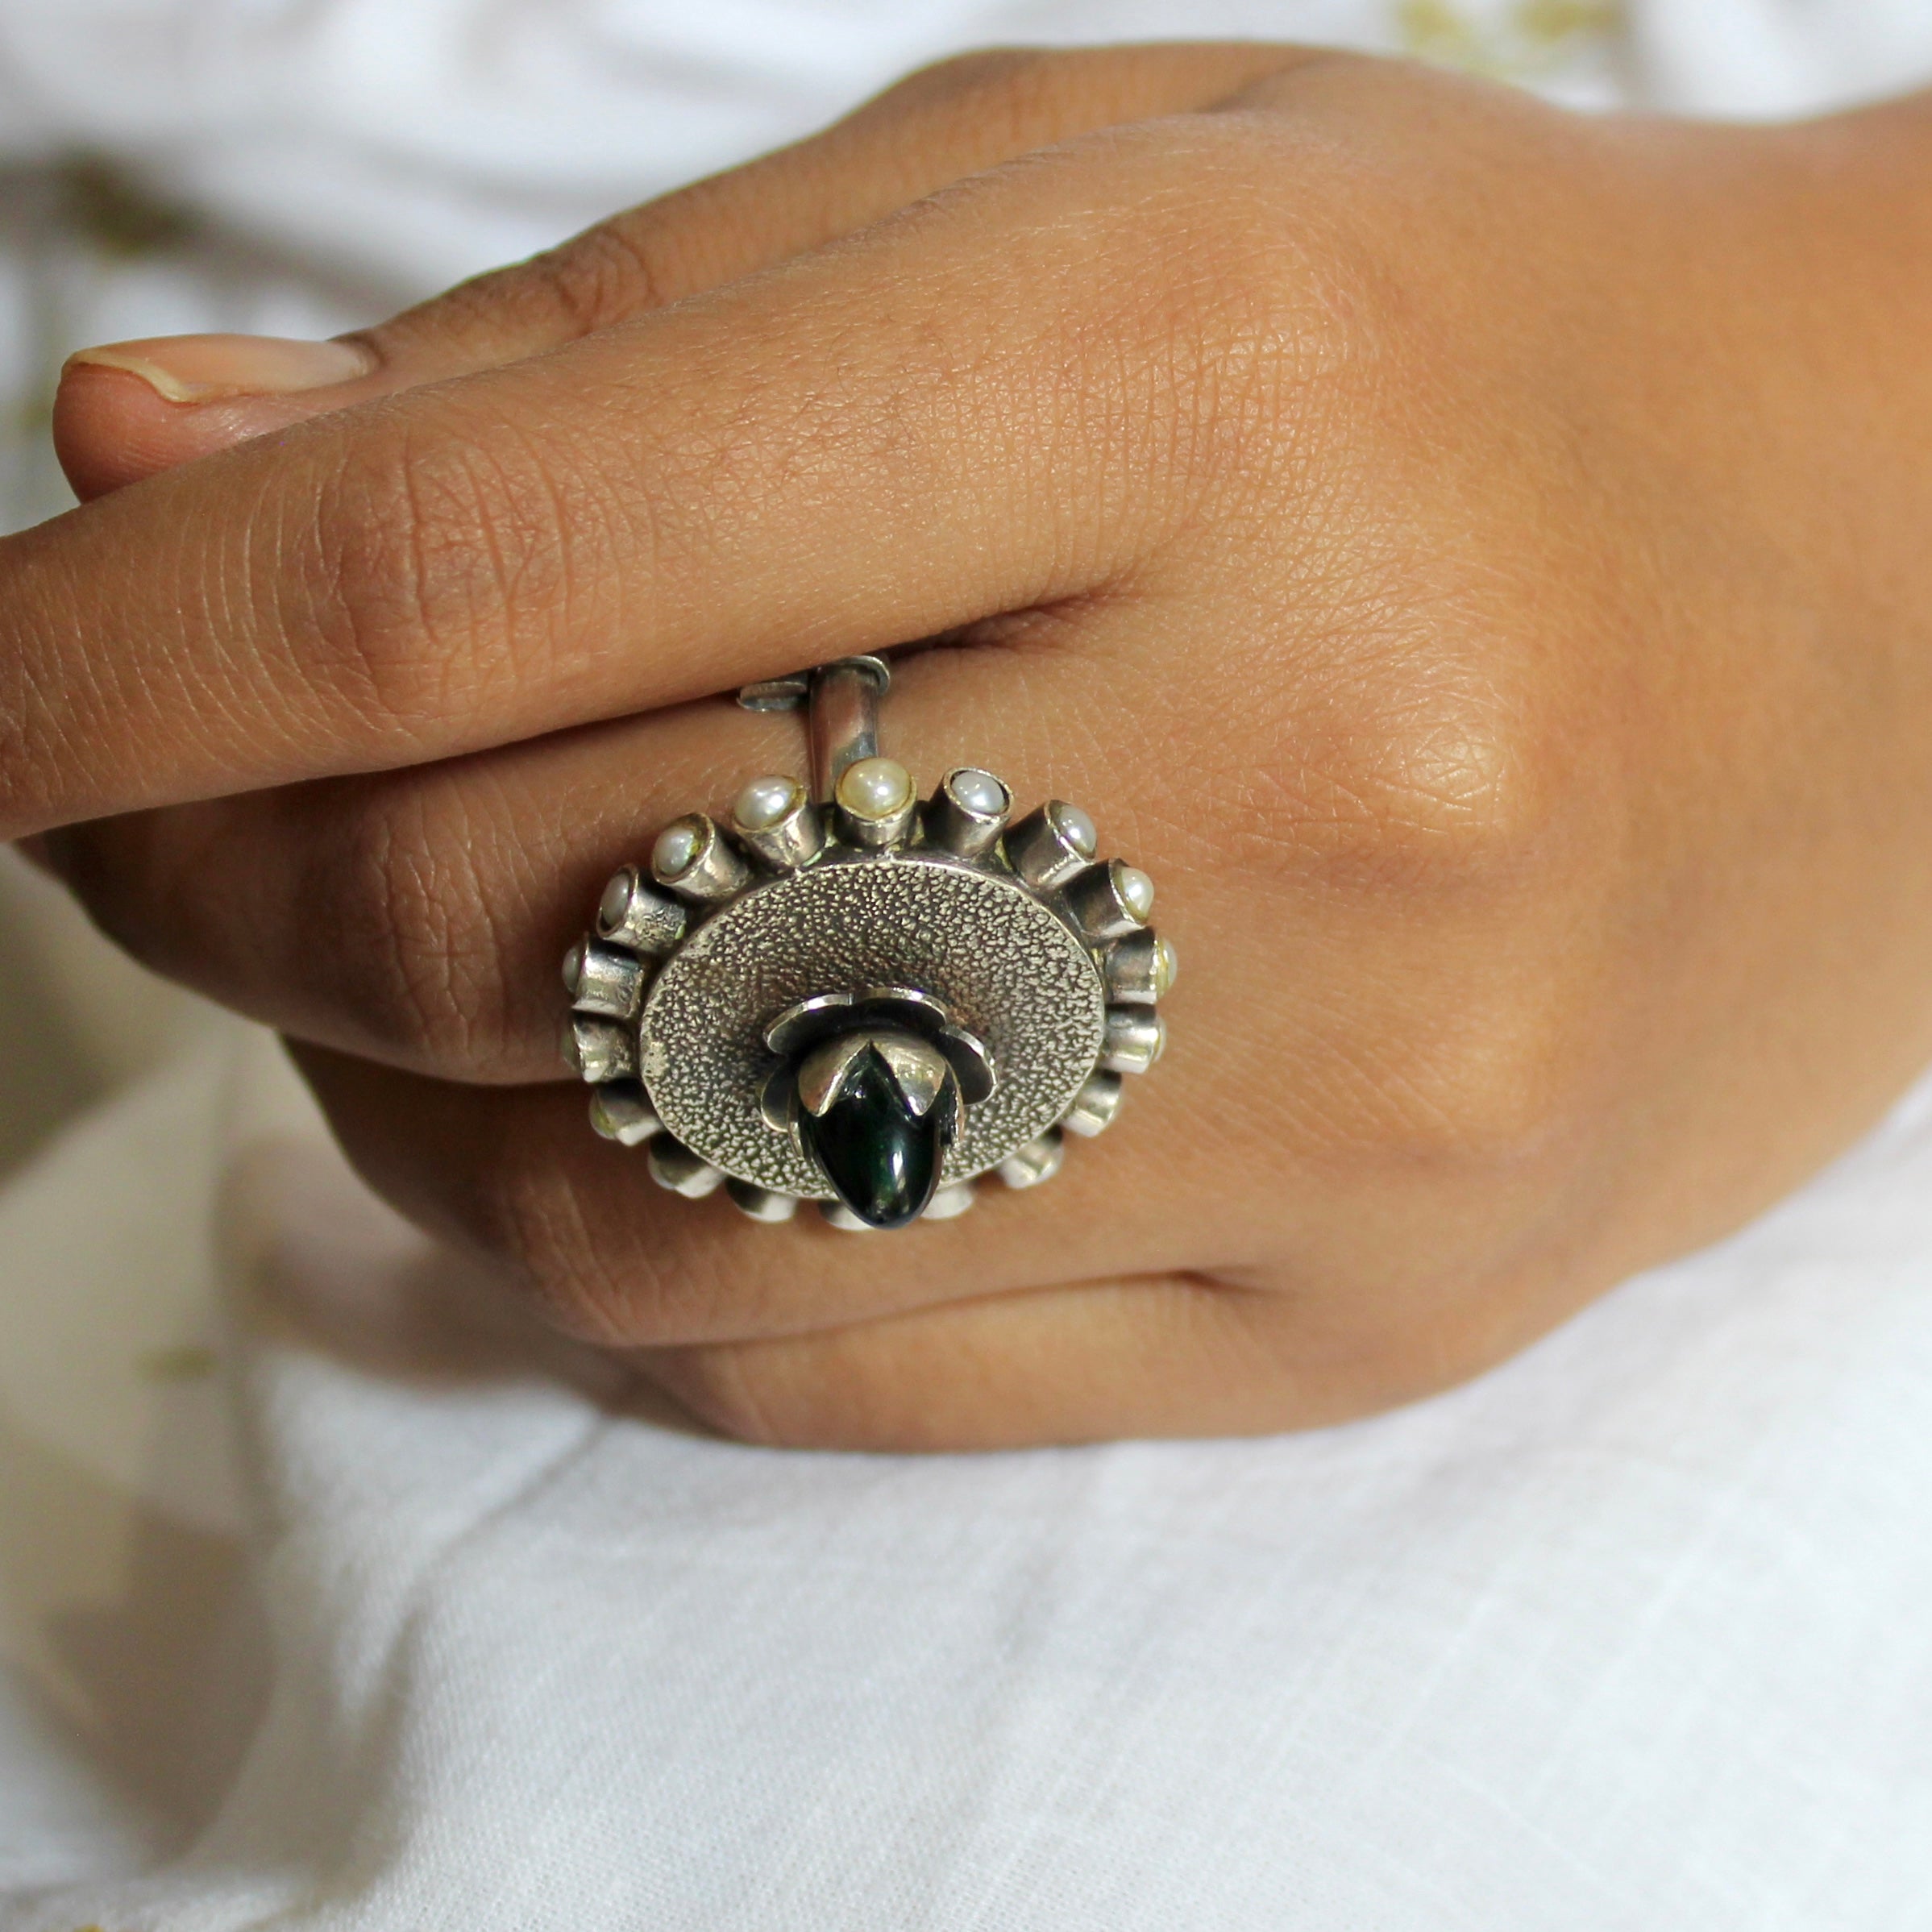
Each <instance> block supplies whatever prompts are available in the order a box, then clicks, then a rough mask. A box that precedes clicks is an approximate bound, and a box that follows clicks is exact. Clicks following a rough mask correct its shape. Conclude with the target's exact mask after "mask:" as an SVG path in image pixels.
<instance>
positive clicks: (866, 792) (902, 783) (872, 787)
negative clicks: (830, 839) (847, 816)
mask: <svg viewBox="0 0 1932 1932" xmlns="http://www.w3.org/2000/svg"><path fill="white" fill-rule="evenodd" d="M838 802H839V803H840V804H841V805H843V806H844V807H845V808H846V810H847V811H848V812H850V813H851V814H852V816H854V818H863V819H873V820H876V819H883V818H890V817H891V816H892V815H893V813H894V812H903V811H904V809H905V808H906V807H907V806H908V805H909V804H911V803H912V775H911V773H909V772H908V771H907V770H906V768H905V767H904V765H902V764H900V762H898V761H897V760H896V759H895V758H861V759H859V761H858V763H856V764H854V765H848V766H847V767H846V772H845V776H844V777H842V778H841V779H840V780H839V781H838Z"/></svg>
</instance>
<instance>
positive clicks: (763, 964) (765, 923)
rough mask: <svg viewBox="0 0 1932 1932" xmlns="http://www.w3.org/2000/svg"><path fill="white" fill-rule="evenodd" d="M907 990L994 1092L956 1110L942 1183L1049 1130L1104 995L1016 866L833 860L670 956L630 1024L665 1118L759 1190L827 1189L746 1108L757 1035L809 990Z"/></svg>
mask: <svg viewBox="0 0 1932 1932" xmlns="http://www.w3.org/2000/svg"><path fill="white" fill-rule="evenodd" d="M868 986H912V987H918V988H920V989H921V990H923V991H926V992H929V993H932V994H934V995H937V997H938V998H939V999H943V1000H944V1001H945V1003H946V1004H947V1005H948V1006H949V1008H951V1010H952V1014H953V1017H954V1019H955V1020H957V1021H958V1023H959V1024H961V1025H962V1026H964V1027H966V1028H968V1029H970V1031H971V1032H974V1033H976V1034H978V1037H980V1038H981V1039H982V1040H983V1041H985V1042H986V1043H987V1045H988V1047H989V1048H990V1049H991V1052H992V1056H993V1064H994V1068H995V1073H996V1074H997V1076H998V1086H997V1087H996V1088H995V1091H994V1093H993V1095H992V1097H991V1099H988V1100H987V1101H985V1102H984V1103H982V1104H981V1105H979V1106H977V1107H972V1108H971V1109H970V1110H969V1112H968V1115H967V1118H966V1125H965V1128H964V1130H963V1132H962V1134H961V1136H960V1138H959V1140H958V1142H957V1143H956V1144H955V1145H954V1147H953V1149H951V1151H950V1153H949V1154H948V1155H947V1157H946V1161H945V1168H944V1170H943V1174H942V1181H943V1182H945V1183H946V1184H950V1183H952V1182H956V1181H962V1180H965V1179H966V1178H969V1177H970V1176H971V1175H974V1174H981V1173H983V1172H985V1171H986V1170H987V1169H989V1168H991V1167H994V1166H996V1165H998V1164H999V1162H1000V1161H1003V1160H1004V1159H1005V1158H1006V1157H1007V1156H1008V1155H1009V1154H1011V1153H1013V1151H1014V1150H1015V1149H1017V1148H1020V1147H1023V1146H1024V1145H1026V1144H1027V1143H1028V1141H1032V1140H1033V1139H1034V1138H1035V1137H1036V1136H1038V1135H1040V1134H1042V1133H1044V1132H1045V1131H1046V1130H1047V1129H1048V1128H1050V1127H1051V1126H1052V1125H1053V1123H1054V1122H1055V1121H1056V1120H1058V1119H1059V1118H1060V1117H1061V1116H1062V1114H1064V1113H1065V1112H1066V1110H1067V1107H1069V1105H1070V1103H1072V1101H1073V1099H1074V1095H1076V1094H1077V1093H1078V1091H1080V1089H1081V1087H1082V1085H1083V1084H1084V1083H1085V1082H1086V1080H1087V1078H1088V1077H1089V1076H1090V1075H1091V1074H1092V1072H1093V1070H1094V1062H1095V1059H1096V1057H1098V1056H1099V1052H1100V1049H1101V1047H1102V1045H1103V1041H1104V1037H1105V1032H1106V1018H1105V1006H1104V995H1103V986H1102V982H1101V978H1100V976H1099V973H1098V972H1097V971H1096V970H1095V965H1094V961H1093V958H1092V956H1091V954H1090V953H1089V952H1088V951H1087V949H1086V946H1085V945H1083V944H1082V941H1080V939H1079V938H1078V936H1077V935H1076V934H1075V933H1074V932H1073V931H1072V930H1071V929H1070V928H1069V927H1068V925H1067V924H1066V922H1065V921H1064V920H1062V919H1061V918H1060V917H1059V916H1058V915H1057V913H1056V912H1054V911H1053V909H1052V908H1051V907H1049V906H1048V905H1046V904H1044V903H1043V902H1042V901H1041V900H1039V899H1037V898H1036V897H1035V896H1034V895H1033V894H1032V892H1030V891H1028V889H1027V888H1026V887H1024V885H1022V884H1020V883H1019V881H1017V880H1016V879H1013V878H1012V877H1011V876H1009V875H1006V874H1004V873H1002V872H998V871H995V870H991V868H982V867H980V866H974V865H969V864H966V863H963V862H960V861H958V860H957V859H953V858H946V857H945V856H944V855H941V854H933V853H930V852H924V851H914V852H908V853H895V854H890V855H888V856H881V855H879V854H833V855H829V856H828V857H827V858H825V859H824V860H822V861H821V862H820V863H818V864H816V865H815V866H812V867H810V868H809V869H808V870H804V871H801V872H798V873H796V874H793V875H790V876H788V877H784V878H780V879H773V880H771V882H770V883H767V884H762V885H759V886H757V887H754V888H753V889H752V890H751V891H748V892H746V894H744V895H743V896H742V897H741V898H738V899H736V900H732V901H731V902H730V903H729V904H726V905H725V906H724V907H722V908H721V909H720V910H719V911H718V912H717V913H715V914H714V915H713V916H711V917H710V918H709V919H708V920H705V921H704V924H702V925H700V927H699V928H698V929H697V930H696V932H694V933H692V934H691V935H690V937H688V939H687V940H686V941H685V942H684V944H683V945H682V946H681V947H680V948H679V949H678V950H677V951H676V952H675V954H672V955H671V958H668V959H667V960H666V961H665V962H664V965H663V970H661V971H660V972H659V975H658V977H657V979H656V980H655V982H654V983H653V985H652V987H651V989H650V994H649V995H648V997H647V998H646V1000H645V1003H644V1011H643V1015H642V1019H641V1020H640V1022H639V1034H640V1041H639V1045H640V1049H641V1050H640V1071H641V1072H642V1076H643V1080H644V1083H645V1086H646V1087H647V1088H648V1090H649V1091H650V1098H651V1102H652V1104H653V1105H654V1107H655V1108H656V1110H657V1112H658V1114H659V1117H660V1118H661V1119H662V1120H663V1123H664V1125H665V1128H667V1130H668V1131H669V1132H671V1134H673V1135H675V1136H676V1138H677V1139H678V1140H679V1141H682V1142H683V1145H685V1146H686V1147H688V1148H689V1149H691V1150H692V1152H693V1153H696V1154H699V1155H701V1156H702V1157H704V1159H705V1160H707V1161H710V1162H712V1163H713V1165H715V1166H717V1167H720V1168H722V1169H723V1170H724V1171H725V1173H726V1174H735V1175H736V1176H737V1177H738V1178H740V1179H741V1180H745V1181H749V1182H754V1184H755V1185H757V1186H760V1187H767V1188H771V1189H775V1190H779V1191H780V1192H783V1193H786V1194H794V1195H804V1196H806V1197H807V1198H808V1199H816V1200H825V1199H830V1198H831V1193H832V1190H831V1189H830V1188H829V1187H828V1186H826V1184H825V1180H824V1179H823V1178H822V1177H821V1175H820V1174H819V1172H818V1170H817V1168H816V1166H815V1165H813V1163H812V1161H809V1160H808V1159H807V1158H806V1157H805V1156H804V1154H803V1153H801V1152H800V1150H799V1149H797V1148H796V1147H795V1146H794V1145H792V1142H791V1138H790V1136H788V1135H785V1134H782V1133H779V1132H774V1131H773V1129H772V1128H771V1127H770V1126H768V1125H767V1123H766V1121H765V1120H764V1118H763V1116H762V1113H761V1112H760V1111H759V1107H758V1098H759V1094H760V1091H761V1089H762V1086H763V1083H764V1080H765V1078H766V1076H767V1074H768V1073H769V1072H770V1071H771V1068H772V1067H773V1066H774V1065H775V1062H774V1060H773V1058H772V1056H771V1053H769V1052H768V1051H767V1049H766V1047H765V1044H764V1037H763V1036H764V1031H765V1028H766V1027H767V1025H769V1024H771V1020H773V1019H774V1018H775V1017H776V1016H778V1015H779V1013H781V1012H783V1011H784V1010H785V1008H787V1007H789V1006H791V1005H794V1004H795V1003H797V1002H798V1001H800V1000H801V999H810V998H812V996H813V995H816V994H821V993H832V992H842V991H848V990H850V989H851V988H853V987H868Z"/></svg>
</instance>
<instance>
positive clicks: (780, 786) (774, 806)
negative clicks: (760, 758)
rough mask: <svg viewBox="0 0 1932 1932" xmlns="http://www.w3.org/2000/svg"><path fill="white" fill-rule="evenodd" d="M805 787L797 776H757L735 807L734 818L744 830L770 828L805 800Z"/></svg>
mask: <svg viewBox="0 0 1932 1932" xmlns="http://www.w3.org/2000/svg"><path fill="white" fill-rule="evenodd" d="M804 797H805V788H804V786H803V785H801V784H800V783H799V782H798V780H797V779H795V778H754V779H753V780H752V781H751V783H750V784H749V785H747V786H746V787H745V789H744V790H743V791H741V792H740V793H739V794H738V796H737V804H735V805H733V807H732V808H731V818H732V822H733V824H734V825H736V826H737V828H738V829H739V830H740V831H742V832H769V831H770V830H771V829H772V827H773V826H775V825H779V824H780V823H782V822H783V821H784V820H786V819H787V818H789V817H790V816H791V814H792V813H793V812H796V810H797V809H798V808H799V807H800V805H801V804H804Z"/></svg>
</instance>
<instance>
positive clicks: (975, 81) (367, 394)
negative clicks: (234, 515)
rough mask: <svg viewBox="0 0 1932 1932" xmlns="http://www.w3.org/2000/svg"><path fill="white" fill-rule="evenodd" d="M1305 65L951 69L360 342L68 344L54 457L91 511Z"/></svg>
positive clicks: (1050, 58)
mask: <svg viewBox="0 0 1932 1932" xmlns="http://www.w3.org/2000/svg"><path fill="white" fill-rule="evenodd" d="M1307 57H1308V56H1307V53H1306V52H1305V51H1301V50H1295V49H1291V48H1282V47H1266V46H1257V45H1253V44H1228V45H1219V46H1186V45H1175V44H1168V45H1165V46H1160V47H1138V48H1136V47H1127V48H1105V49H1101V50H1098V51H1094V52H1083V53H1074V54H1056V53H1045V52H1041V53H1028V52H1000V53H990V54H975V55H970V56H966V58H964V59H961V60H949V61H947V62H945V63H944V64H942V65H941V66H938V67H936V68H932V69H928V70H926V71H925V72H924V73H918V74H915V75H914V76H912V78H911V79H910V80H908V81H902V82H901V83H900V85H898V86H896V87H895V88H892V89H890V90H889V91H888V92H887V93H883V94H882V95H880V96H879V98H877V99H876V100H874V101H871V102H867V103H866V106H863V107H862V108H860V109H859V110H858V111H857V112H856V113H854V114H852V115H851V116H850V118H847V119H846V120H844V121H841V122H840V123H838V124H837V126H836V127H832V128H829V129H828V130H827V131H825V133H823V134H821V135H815V136H813V137H812V139H809V140H807V141H804V142H802V143H800V144H799V145H798V146H796V147H790V148H784V149H781V150H780V151H779V152H777V153H775V154H771V155H767V156H765V157H764V158H763V159H762V160H757V161H754V162H752V163H750V164H749V165H747V166H746V167H743V168H736V169H733V171H732V172H730V173H729V174H723V175H717V176H715V177H713V178H712V179H710V180H708V181H700V182H698V183H696V185H694V186H692V187H690V188H686V189H679V191H678V192H677V193H674V194H670V195H667V196H665V197H663V199H661V200H659V201H656V202H649V203H646V205H645V206H643V207H642V208H637V209H633V210H630V211H629V213H627V214H621V215H619V216H617V218H615V219H614V220H612V221H609V222H603V223H600V225H599V226H596V227H595V228H592V229H590V230H588V231H587V232H586V233H584V234H583V235H579V236H577V237H576V238H575V239H573V240H571V241H568V242H566V243H563V245H562V246H561V247H558V248H555V249H552V250H551V251H549V252H547V253H546V254H543V255H540V256H536V257H535V258H534V260H530V261H527V262H522V263H519V264H517V265H516V266H514V267H513V268H504V269H500V270H497V272H494V273H492V274H489V275H486V276H480V278H478V279H477V280H475V281H472V282H466V283H464V284H463V285H462V286H461V287H460V288H458V289H453V290H451V292H450V293H448V294H447V295H442V296H438V297H436V298H435V299H434V301H429V302H426V303H424V304H422V305H421V306H420V307H418V308H415V309H412V310H407V311H405V313H404V314H401V315H399V316H397V317H396V318H394V319H393V321H390V322H384V323H382V324H380V326H377V327H376V328H374V329H371V330H366V331H364V332H362V333H360V334H355V335H352V336H347V337H344V338H343V339H339V340H337V341H333V342H293V341H288V340H285V339H280V338H276V337H272V336H255V335H175V336H161V337H156V338H152V339H147V340H145V341H139V342H123V343H109V344H107V345H106V346H104V347H98V348H89V349H82V350H80V351H77V353H76V354H75V355H73V356H71V357H70V358H69V360H68V363H67V366H66V368H64V370H63V371H62V372H61V378H60V389H59V392H58V393H57V395H56V398H55V402H54V411H53V438H54V447H55V450H56V453H57V454H58V455H59V457H60V464H61V467H62V468H63V469H64V470H65V472H67V478H68V481H69V483H70V484H72V485H73V490H74V493H75V494H76V495H77V497H80V498H81V501H83V502H86V501H90V500H91V499H92V498H93V497H101V496H105V495H106V494H107V493H108V492H110V491H112V490H116V489H118V488H122V487H123V485H124V484H130V483H135V482H138V481H139V480H141V479H142V478H143V477H144V476H154V475H156V474H157V473H159V472H161V471H163V470H168V469H172V468H173V467H175V466H176V465H177V463H185V462H187V461H189V459H191V458H193V457H196V456H203V455H209V454H210V453H211V452H212V451H216V450H219V449H224V448H226V447H228V446H229V445H231V444H232V443H236V442H243V441H245V440H247V438H251V437H254V436H260V435H263V434H268V433H269V432H271V431H273V430H280V429H285V428H287V427H288V426H289V425H291V424H293V423H296V422H301V421H302V420H304V419H305V418H308V417H311V416H317V415H320V414H322V413H324V412H325V411H327V410H331V409H346V408H348V407H350V406H351V405H354V404H356V403H359V402H366V401H369V400H370V399H372V397H378V396H383V395H389V394H393V393H396V392H397V391H398V390H401V389H409V388H418V387H420V386H421V385H422V384H425V383H430V382H437V381H440V380H443V379H445V378H447V377H450V376H466V375H470V374H472V373H474V372H476V371H478V370H480V369H486V368H500V367H501V366H502V365H503V364H506V363H510V362H515V361H518V360H520V359H522V358H523V357H525V356H528V355H538V354H541V353H542V351H545V350H546V349H552V348H556V347H560V346H561V345H562V344H563V343H567V342H571V341H574V340H575V339H577V338H579V337H580V336H583V335H587V334H591V333H592V332H593V331H594V330H598V329H601V328H605V327H607V326H609V325H610V324H612V323H613V322H621V321H622V320H624V319H625V318H626V317H627V316H630V315H634V314H638V313H640V312H642V310H646V309H652V308H657V307H661V306H663V305H665V304H667V303H670V302H674V301H679V300H681V299H682V298H683V297H686V296H688V295H695V294H697V293H700V292H701V291H703V290H704V289H711V288H716V287H718V286H720V285H722V284H724V283H725V282H729V281H734V280H737V278H738V277H739V276H743V275H749V274H750V273H752V272H754V270H757V269H759V268H767V267H770V266H771V265H773V264H775V263H778V262H780V261H783V260H787V259H789V258H790V257H791V256H795V255H802V254H804V253H806V252H807V251H809V250H811V249H813V248H817V247H823V246H824V245H825V243H828V242H830V241H834V240H836V239H838V238H839V237H840V236H841V235H848V234H851V233H853V232H854V231H856V230H858V229H860V228H863V227H866V226H868V225H870V223H871V222H875V221H879V220H880V219H882V218H883V217H885V216H886V215H887V214H891V213H892V212H893V211H894V210H895V209H898V208H900V207H903V206H904V205H905V204H906V203H907V202H912V201H916V200H917V199H919V198H920V197H921V196H922V195H925V194H929V193H933V191H934V190H935V189H939V188H941V187H944V186H945V185H947V184H948V183H949V182H951V181H958V180H959V179H960V178H961V177H963V176H966V175H969V174H975V173H978V172H980V171H981V170H983V169H984V168H991V167H994V166H996V165H997V164H999V163H1000V162H1001V161H1004V160H1012V158H1014V157H1015V156H1019V155H1021V154H1025V153H1028V152H1031V151H1032V150H1033V149H1035V148H1038V147H1050V146H1052V145H1053V144H1055V143H1058V142H1062V141H1066V140H1070V139H1074V138H1075V137H1076V136H1078V135H1082V134H1087V133H1091V132H1092V131H1095V130H1096V129H1098V128H1102V127H1111V126H1113V125H1116V123H1121V122H1124V121H1132V120H1143V119H1146V118H1151V117H1153V116H1155V115H1158V114H1178V113H1183V112H1186V111H1187V110H1191V109H1201V108H1207V107H1211V106H1215V104H1217V103H1218V102H1222V101H1224V100H1226V99H1228V98H1230V97H1231V96H1233V95H1236V94H1239V93H1241V92H1242V91H1243V90H1244V89H1247V88H1249V87H1251V86H1253V85H1254V84H1255V83H1256V82H1257V81H1260V80H1261V79H1264V78H1265V77H1268V76H1269V75H1271V74H1274V73H1279V72H1280V71H1281V70H1282V69H1285V68H1287V67H1290V66H1292V65H1295V64H1298V63H1299V62H1300V61H1302V60H1305V59H1307Z"/></svg>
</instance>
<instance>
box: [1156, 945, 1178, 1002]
mask: <svg viewBox="0 0 1932 1932" xmlns="http://www.w3.org/2000/svg"><path fill="white" fill-rule="evenodd" d="M1180 977H1181V956H1180V954H1178V953H1177V952H1175V950H1174V945H1173V942H1172V941H1169V940H1165V939H1157V940H1156V941H1154V997H1155V999H1165V998H1166V997H1167V995H1169V994H1170V992H1171V991H1173V990H1174V982H1175V981H1176V980H1177V979H1178V978H1180Z"/></svg>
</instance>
